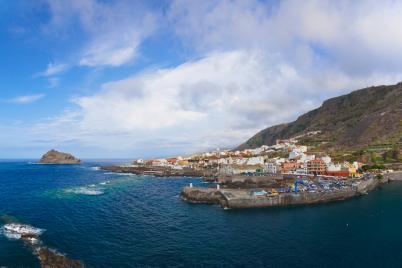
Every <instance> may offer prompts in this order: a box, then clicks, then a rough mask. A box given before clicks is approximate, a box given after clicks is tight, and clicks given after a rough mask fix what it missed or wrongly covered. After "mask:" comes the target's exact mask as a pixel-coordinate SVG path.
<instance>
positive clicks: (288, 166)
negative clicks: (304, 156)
mask: <svg viewBox="0 0 402 268" xmlns="http://www.w3.org/2000/svg"><path fill="white" fill-rule="evenodd" d="M300 166H301V164H300V163H297V162H296V161H290V162H283V163H282V164H281V168H282V169H281V171H282V173H289V172H290V171H293V170H296V169H298V168H300Z"/></svg>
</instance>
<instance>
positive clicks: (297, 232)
mask: <svg viewBox="0 0 402 268" xmlns="http://www.w3.org/2000/svg"><path fill="white" fill-rule="evenodd" d="M104 164H106V163H96V162H86V163H85V164H82V165H37V164H33V163H30V162H29V161H18V162H17V161H2V162H0V221H1V222H2V223H1V224H4V222H9V221H18V222H21V223H26V224H30V225H32V226H34V227H38V228H42V229H45V230H46V231H45V232H44V233H43V235H42V236H41V240H42V241H43V243H44V244H45V245H46V246H48V247H50V248H52V249H55V250H57V251H59V252H61V253H63V254H66V255H67V256H68V257H70V258H74V259H79V260H82V261H83V262H84V263H85V264H86V266H87V267H363V266H364V267H400V266H401V263H402V254H400V251H401V248H402V228H401V226H402V183H391V184H388V185H385V186H382V187H381V188H380V189H378V190H375V191H374V192H372V193H370V194H368V195H365V196H361V197H358V198H355V199H352V200H347V201H342V202H335V203H330V204H321V205H313V206H299V207H286V208H267V209H251V210H224V209H222V208H220V207H219V206H216V205H192V204H187V203H185V202H183V201H181V200H180V198H179V194H180V190H181V188H182V187H183V186H185V185H188V184H189V183H193V184H202V182H201V180H200V179H199V178H154V177H144V176H143V177H141V176H134V175H121V174H113V173H107V172H104V171H102V170H99V169H98V168H97V167H99V166H101V165H104ZM2 266H3V267H39V263H38V260H37V258H36V257H35V256H34V255H33V254H32V252H31V250H30V248H29V247H27V246H25V245H24V243H23V242H22V241H20V240H13V239H10V238H7V237H6V236H4V235H2V234H1V233H0V267H2Z"/></svg>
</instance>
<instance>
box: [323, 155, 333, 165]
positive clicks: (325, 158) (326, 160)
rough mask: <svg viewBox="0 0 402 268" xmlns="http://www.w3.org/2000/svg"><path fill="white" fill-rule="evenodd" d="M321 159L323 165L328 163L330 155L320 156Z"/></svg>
mask: <svg viewBox="0 0 402 268" xmlns="http://www.w3.org/2000/svg"><path fill="white" fill-rule="evenodd" d="M321 160H322V161H324V162H325V165H327V166H328V165H329V163H331V161H332V160H331V157H329V156H328V155H326V156H323V157H321Z"/></svg>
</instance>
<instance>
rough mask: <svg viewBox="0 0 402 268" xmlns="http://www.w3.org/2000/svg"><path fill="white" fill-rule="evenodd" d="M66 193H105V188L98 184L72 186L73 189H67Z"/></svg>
mask: <svg viewBox="0 0 402 268" xmlns="http://www.w3.org/2000/svg"><path fill="white" fill-rule="evenodd" d="M65 192H66V193H73V194H81V195H103V194H104V193H105V192H104V189H102V188H96V185H93V186H89V187H87V186H83V187H77V188H72V189H67V190H65Z"/></svg>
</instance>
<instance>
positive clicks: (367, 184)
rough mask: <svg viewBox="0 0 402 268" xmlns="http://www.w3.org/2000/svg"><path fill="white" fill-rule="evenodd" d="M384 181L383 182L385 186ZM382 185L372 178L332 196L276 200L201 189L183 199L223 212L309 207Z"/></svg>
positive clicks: (306, 194)
mask: <svg viewBox="0 0 402 268" xmlns="http://www.w3.org/2000/svg"><path fill="white" fill-rule="evenodd" d="M386 181H387V180H384V181H383V182H386ZM381 183H382V181H380V180H378V179H375V178H371V179H369V180H366V181H362V182H361V183H360V184H359V185H358V186H357V187H353V188H346V189H342V190H335V191H331V192H316V193H311V192H301V193H282V194H279V195H273V196H264V197H254V196H251V195H249V194H248V191H247V190H244V189H243V190H239V189H224V190H218V189H212V188H201V187H185V188H183V190H182V193H181V196H182V199H183V200H185V201H187V202H190V203H215V204H220V205H221V206H222V207H224V208H259V207H276V206H291V205H308V204H318V203H326V202H333V201H339V200H345V199H349V198H352V197H355V196H359V195H362V194H366V193H367V192H369V191H372V190H374V189H375V188H376V187H378V186H379V185H380V184H381Z"/></svg>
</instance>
